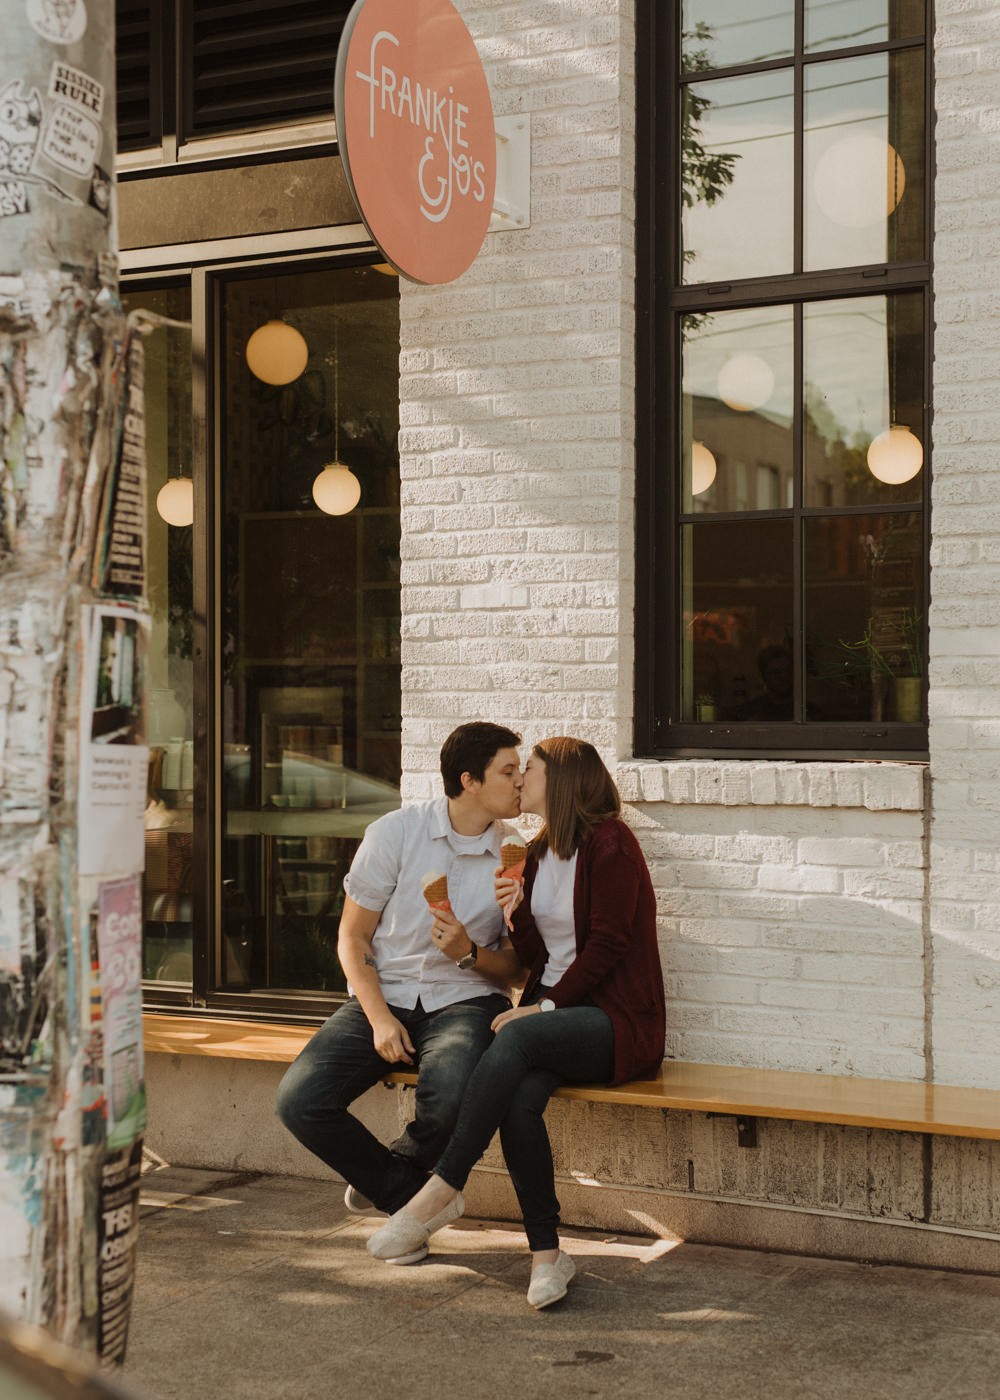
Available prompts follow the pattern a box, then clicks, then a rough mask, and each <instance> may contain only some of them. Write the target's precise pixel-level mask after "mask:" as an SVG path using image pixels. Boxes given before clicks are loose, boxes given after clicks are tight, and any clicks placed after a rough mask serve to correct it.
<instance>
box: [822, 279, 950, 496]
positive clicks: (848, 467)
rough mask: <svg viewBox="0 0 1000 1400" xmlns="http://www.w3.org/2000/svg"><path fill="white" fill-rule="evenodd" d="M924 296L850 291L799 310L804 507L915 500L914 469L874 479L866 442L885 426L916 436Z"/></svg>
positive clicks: (916, 481)
mask: <svg viewBox="0 0 1000 1400" xmlns="http://www.w3.org/2000/svg"><path fill="white" fill-rule="evenodd" d="M923 336H924V327H923V297H922V295H921V293H919V292H901V293H897V294H895V295H893V296H891V297H852V298H849V299H843V300H838V301H821V302H814V303H812V304H811V305H807V306H806V307H805V309H804V311H803V342H804V351H805V366H804V376H803V379H804V388H803V397H804V405H803V407H804V415H803V417H804V461H805V489H804V500H805V504H806V505H807V506H857V505H866V504H868V503H869V502H870V503H872V504H876V503H886V504H888V503H891V502H902V501H919V500H920V498H921V495H922V491H923V486H922V482H921V476H920V472H919V471H918V472H916V473H915V474H914V475H913V477H912V478H911V479H910V480H909V481H907V482H905V483H903V484H902V485H896V486H893V485H888V484H886V483H885V482H884V481H880V480H878V478H877V477H876V476H875V475H874V473H873V472H872V470H871V467H870V465H869V450H870V448H871V444H872V442H873V440H874V439H875V438H876V437H878V435H879V434H881V433H884V432H886V431H887V430H888V428H889V427H890V425H891V424H898V425H901V426H905V427H906V428H908V429H909V430H910V432H911V433H912V434H913V436H914V439H915V443H921V440H922V438H923V432H924V428H923V399H924V392H923V381H924V353H923Z"/></svg>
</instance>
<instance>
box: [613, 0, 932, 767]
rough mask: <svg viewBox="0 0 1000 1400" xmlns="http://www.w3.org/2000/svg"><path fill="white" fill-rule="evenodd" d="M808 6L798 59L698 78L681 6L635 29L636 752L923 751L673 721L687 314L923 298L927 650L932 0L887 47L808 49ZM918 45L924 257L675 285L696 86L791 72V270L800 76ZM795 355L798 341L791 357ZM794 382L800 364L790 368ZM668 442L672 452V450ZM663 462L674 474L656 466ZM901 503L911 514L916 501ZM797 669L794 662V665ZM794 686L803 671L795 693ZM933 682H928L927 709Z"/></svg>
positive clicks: (643, 15)
mask: <svg viewBox="0 0 1000 1400" xmlns="http://www.w3.org/2000/svg"><path fill="white" fill-rule="evenodd" d="M803 16H804V0H796V53H795V56H794V58H792V59H782V60H774V61H768V62H764V63H759V64H746V65H744V64H740V65H730V66H728V67H725V68H718V69H712V70H708V71H705V72H693V73H681V67H680V42H681V35H680V29H681V6H680V5H676V6H674V5H671V6H659V5H648V6H640V7H639V10H638V14H637V26H636V55H637V65H636V67H637V74H636V76H637V117H638V120H637V149H636V165H637V176H638V179H637V186H638V188H637V237H636V291H637V294H636V313H637V314H636V557H637V563H638V567H637V571H636V599H635V638H636V664H635V683H636V704H635V731H634V748H635V752H636V753H637V754H649V755H653V756H664V757H668V756H669V757H678V758H684V757H755V758H762V757H764V758H767V757H770V758H794V759H820V758H833V759H846V758H860V757H872V758H901V759H911V760H912V759H921V758H926V756H927V724H926V722H922V723H919V724H906V723H901V722H898V721H884V722H882V721H880V722H874V721H872V722H868V723H859V722H850V723H847V722H838V723H829V722H828V723H823V722H821V721H816V720H811V721H800V722H797V723H791V722H773V723H768V724H755V723H749V722H741V723H734V722H725V721H719V722H711V723H695V722H684V723H682V722H679V720H678V718H677V716H678V714H679V712H680V711H679V687H680V677H679V669H680V668H679V655H680V635H679V632H680V608H679V602H680V600H679V573H678V568H677V562H678V557H679V539H680V527H681V521H682V520H683V519H684V518H685V517H683V516H682V515H681V513H680V500H679V496H680V480H679V475H680V474H679V472H678V471H677V470H676V466H677V448H676V446H675V444H676V443H677V442H678V441H679V431H678V429H679V424H680V411H681V383H680V369H681V365H680V322H681V317H682V316H683V315H684V314H685V313H688V312H692V311H703V310H716V311H722V310H736V309H741V308H746V307H752V306H761V305H791V306H793V307H794V315H795V317H796V320H797V319H798V317H799V316H800V314H801V312H800V307H801V306H802V305H803V304H806V303H809V302H814V301H819V300H827V299H835V298H840V297H851V296H872V295H879V294H882V293H889V292H894V291H913V290H915V291H919V292H921V293H922V294H923V297H924V327H925V338H924V376H925V378H924V385H925V394H926V398H925V403H924V438H923V441H924V444H925V463H924V469H923V496H922V502H921V505H920V506H919V509H921V510H922V523H923V545H924V599H925V610H924V613H925V615H924V624H923V626H924V655H925V656H926V655H927V612H928V610H929V601H930V562H929V561H930V479H931V462H930V453H929V446H930V442H931V382H932V381H931V368H932V353H933V351H932V340H933V335H932V328H933V295H932V274H933V266H932V259H931V248H932V243H931V237H932V232H933V226H932V218H933V180H934V145H933V139H932V133H933V115H934V113H933V71H932V47H933V45H932V40H933V33H934V29H933V20H934V16H933V5H932V3H930V0H928V3H927V8H926V28H925V34H924V35H923V36H922V37H917V38H906V39H896V40H890V41H887V42H885V43H880V44H863V45H856V46H848V47H843V48H838V49H828V50H820V51H817V52H816V53H810V54H804V52H803V46H802V33H803V23H804V20H803ZM921 46H922V47H923V51H924V78H925V88H924V119H925V134H924V139H925V153H926V156H925V174H926V182H925V205H924V247H925V250H926V253H927V256H926V258H925V259H922V260H920V261H907V262H897V263H892V264H886V263H882V264H873V265H868V266H857V267H847V268H833V269H823V270H820V271H811V272H792V273H785V274H782V275H780V276H775V277H766V278H765V277H750V278H744V279H733V280H732V281H731V282H729V283H700V284H682V283H681V281H680V271H679V269H680V213H681V206H680V189H681V182H680V140H679V135H680V106H681V102H680V98H681V92H682V89H683V87H684V86H685V85H686V84H688V83H690V82H704V81H708V80H714V79H715V78H721V77H734V76H738V75H741V74H748V73H760V72H766V71H773V70H774V69H776V68H792V69H793V70H794V72H795V75H796V82H795V94H796V96H795V103H796V110H795V134H794V161H795V172H794V180H795V201H796V210H795V215H794V264H793V265H794V266H796V267H800V266H801V250H802V223H803V219H802V205H803V201H802V198H801V190H800V185H801V180H802V174H801V172H802V144H803V137H804V120H803V110H802V108H803V93H804V82H803V70H804V69H805V68H806V67H807V66H808V65H810V64H812V63H827V62H830V61H832V60H834V59H838V58H847V57H852V58H853V57H860V56H863V55H865V54H870V53H885V52H898V51H900V50H905V49H912V48H919V47H921ZM799 349H800V347H799V346H798V345H797V346H796V353H797V354H798V352H799ZM796 373H797V374H798V366H797V369H796ZM795 412H796V421H795V424H794V427H793V433H794V435H795V438H796V460H798V454H799V452H800V441H799V440H800V436H801V435H800V432H799V428H800V419H801V404H797V405H796V410H795ZM663 444H670V446H669V448H668V449H667V452H666V453H664V452H663V451H662V448H663ZM658 448H659V449H660V454H659V455H660V456H661V457H663V456H666V458H667V460H668V462H669V464H670V469H669V470H667V471H664V470H663V468H662V463H661V464H660V465H659V466H658V463H657V456H658ZM903 509H904V507H902V506H895V505H893V506H879V507H871V506H859V507H842V508H838V509H837V510H836V511H835V512H831V511H829V510H827V509H823V510H819V509H815V510H813V511H812V512H810V511H809V510H808V509H802V508H801V506H799V505H797V507H796V511H795V514H796V516H797V517H798V518H800V519H804V518H807V517H808V516H809V514H810V513H812V514H815V515H824V516H829V515H832V514H835V515H842V514H843V515H847V514H852V513H853V514H859V515H860V514H871V513H873V512H877V513H879V514H882V513H893V512H894V511H897V510H898V511H900V512H902V511H903ZM909 509H910V510H911V511H912V509H913V506H912V505H911V506H910V507H909ZM791 514H792V512H791V511H789V510H779V511H754V512H752V513H745V514H743V515H741V517H740V518H741V519H754V520H762V521H763V520H767V519H775V518H788V517H789V516H790V515H791ZM801 560H802V550H801V546H799V547H797V548H796V551H795V563H794V568H795V575H794V579H795V581H794V587H795V598H794V607H795V617H796V633H797V636H796V656H797V657H798V655H799V651H800V649H801V645H802V638H801V630H802V629H801V619H800V616H799V614H800V611H801V597H802V595H801V590H800V588H799V578H800V572H801ZM797 669H798V671H799V672H800V673H801V670H802V668H801V665H800V666H798V668H797ZM799 685H801V674H800V675H799V676H798V677H797V687H798V686H799ZM926 692H927V678H926V668H925V676H924V687H923V696H924V707H925V712H926Z"/></svg>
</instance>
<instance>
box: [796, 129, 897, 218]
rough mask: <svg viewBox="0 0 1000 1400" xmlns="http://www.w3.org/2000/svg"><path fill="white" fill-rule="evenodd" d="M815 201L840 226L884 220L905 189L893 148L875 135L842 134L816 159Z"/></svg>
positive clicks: (814, 177) (814, 176) (814, 178)
mask: <svg viewBox="0 0 1000 1400" xmlns="http://www.w3.org/2000/svg"><path fill="white" fill-rule="evenodd" d="M813 189H814V190H815V193H816V202H817V204H818V205H819V207H820V208H821V209H822V211H823V213H824V214H825V215H826V216H827V218H828V219H830V220H831V221H832V222H833V223H835V224H839V225H840V227H841V228H868V227H870V226H871V225H872V224H877V223H880V222H881V221H882V220H884V219H887V218H888V217H889V215H890V214H891V213H892V212H893V210H894V209H895V208H896V206H897V205H898V204H899V201H900V200H901V199H902V198H903V192H904V190H905V189H906V170H905V169H904V166H903V162H902V159H901V157H900V155H899V153H898V152H897V151H896V149H895V147H893V146H890V145H889V143H888V141H881V140H879V138H878V137H877V136H871V135H866V134H864V133H860V134H859V135H856V136H842V137H841V138H840V140H839V141H834V142H833V144H832V145H831V146H828V147H827V148H826V150H825V151H824V152H823V154H822V155H821V156H820V158H819V160H818V161H817V162H816V170H815V173H814V175H813Z"/></svg>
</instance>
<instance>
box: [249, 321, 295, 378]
mask: <svg viewBox="0 0 1000 1400" xmlns="http://www.w3.org/2000/svg"><path fill="white" fill-rule="evenodd" d="M246 356H247V364H248V365H249V366H250V372H251V374H255V375H256V376H257V378H258V379H260V380H263V382H264V383H265V384H291V382H292V380H293V379H298V377H299V375H300V374H301V373H302V371H303V370H304V369H305V367H306V361H307V360H308V359H309V347H308V345H307V344H306V342H305V339H304V338H303V336H302V335H301V333H300V332H299V331H297V330H296V329H295V327H294V326H290V325H289V324H288V322H287V321H277V320H273V321H265V323H264V325H262V326H258V327H257V329H256V330H255V331H254V333H253V335H252V336H251V337H250V339H249V340H248V341H247V349H246Z"/></svg>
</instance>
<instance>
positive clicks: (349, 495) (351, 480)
mask: <svg viewBox="0 0 1000 1400" xmlns="http://www.w3.org/2000/svg"><path fill="white" fill-rule="evenodd" d="M339 457H340V322H339V320H338V318H337V316H336V314H335V315H334V319H333V461H332V462H330V463H329V464H328V465H327V466H325V467H324V468H323V470H322V471H321V472H320V474H319V476H317V478H316V480H315V481H314V482H313V484H312V496H313V500H314V501H315V502H316V504H317V505H318V506H319V508H320V510H321V511H324V512H325V513H326V514H327V515H349V514H350V512H351V511H352V510H353V509H354V507H355V506H356V505H357V503H358V502H359V501H360V500H361V482H360V481H359V480H358V478H357V477H356V476H355V475H354V473H353V472H352V471H351V469H350V467H345V466H344V464H343V462H341V461H339V460H338V459H339Z"/></svg>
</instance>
